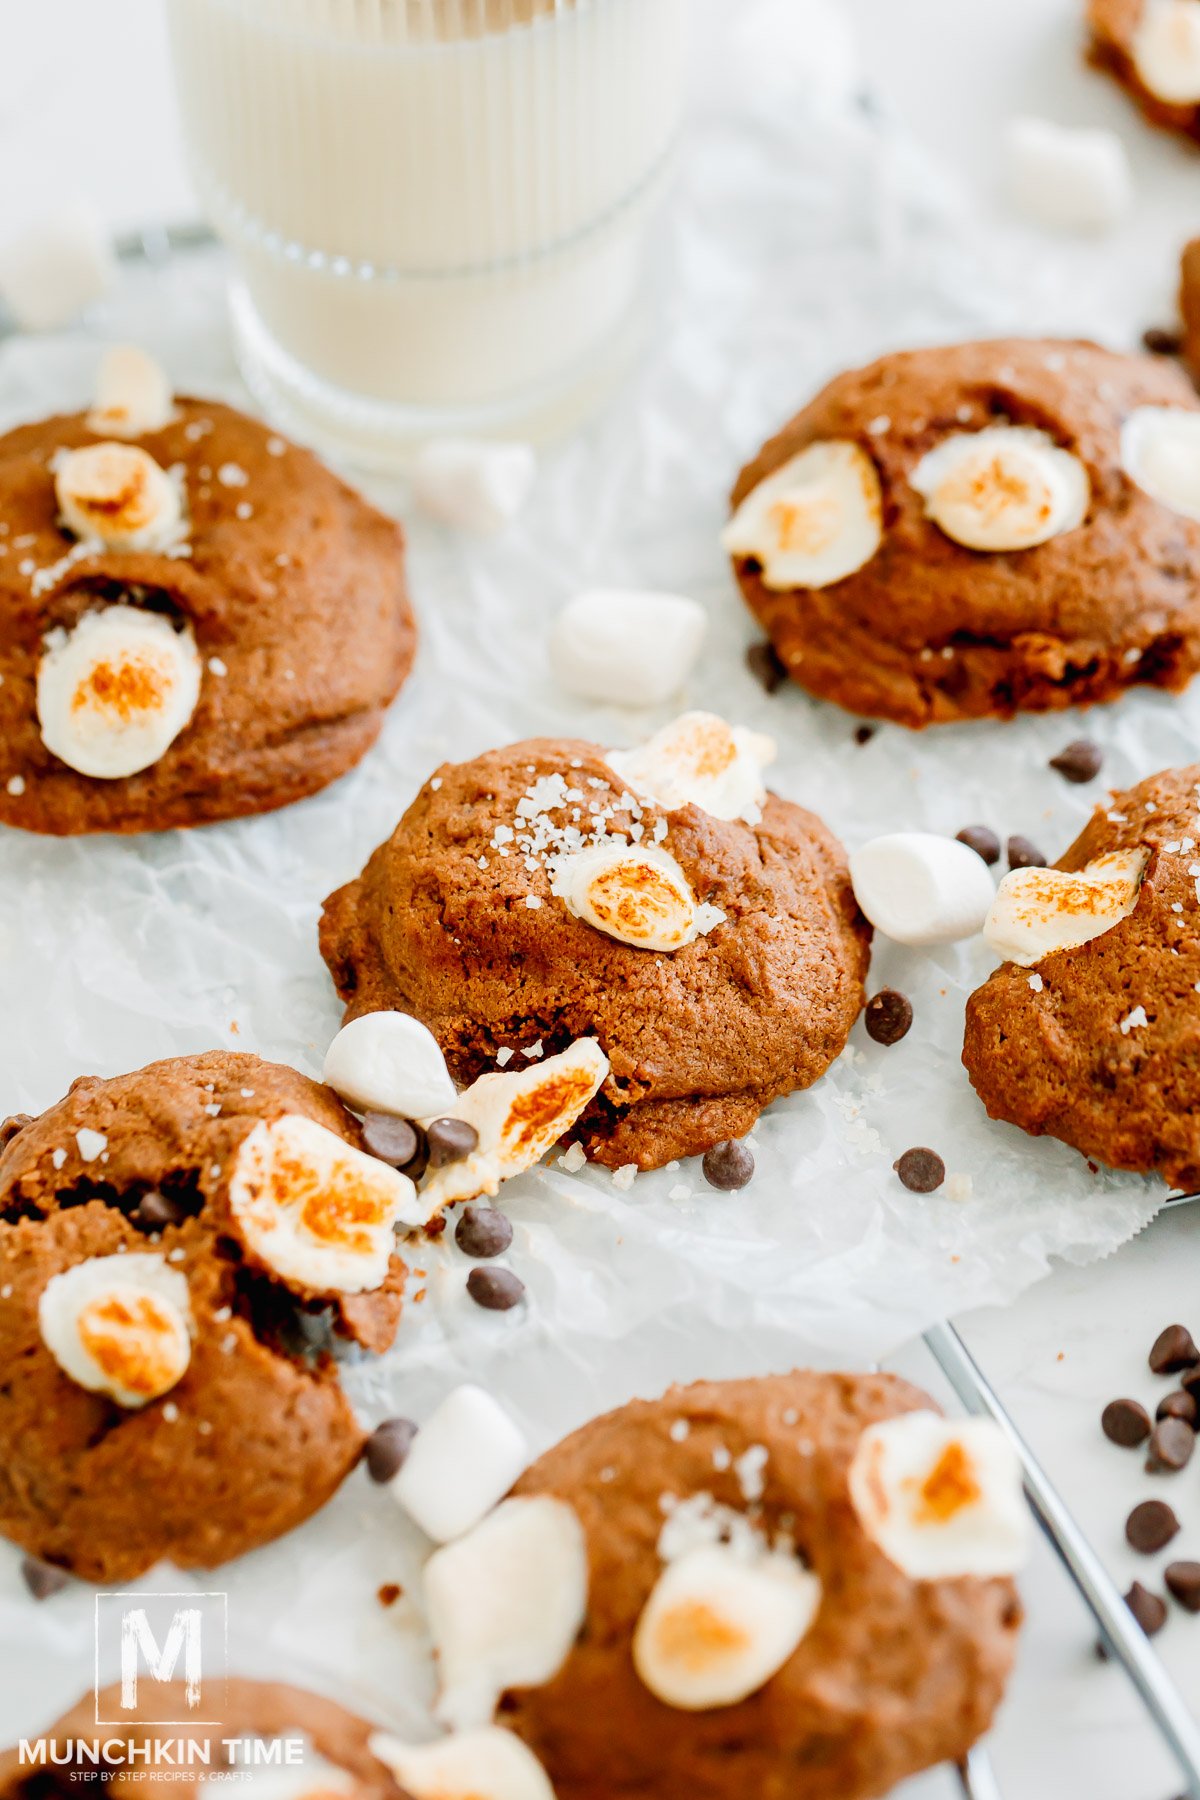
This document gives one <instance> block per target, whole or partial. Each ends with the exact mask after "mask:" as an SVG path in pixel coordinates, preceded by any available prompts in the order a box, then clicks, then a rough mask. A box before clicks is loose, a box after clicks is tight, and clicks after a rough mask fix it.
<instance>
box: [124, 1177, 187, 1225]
mask: <svg viewBox="0 0 1200 1800" xmlns="http://www.w3.org/2000/svg"><path fill="white" fill-rule="evenodd" d="M186 1216H187V1215H186V1213H185V1211H184V1209H183V1207H181V1206H179V1205H177V1203H176V1202H175V1201H174V1200H172V1199H171V1198H170V1196H169V1195H167V1194H160V1193H159V1191H158V1189H157V1188H151V1189H150V1190H149V1192H148V1193H145V1194H143V1195H142V1197H141V1199H140V1200H139V1201H138V1203H137V1205H136V1206H135V1207H134V1209H133V1214H132V1220H133V1223H134V1224H135V1225H145V1226H146V1227H147V1228H148V1229H149V1230H151V1231H159V1230H161V1229H162V1227H163V1226H164V1225H178V1224H179V1222H180V1220H181V1219H183V1218H186Z"/></svg>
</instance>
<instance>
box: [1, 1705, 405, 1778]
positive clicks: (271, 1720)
mask: <svg viewBox="0 0 1200 1800" xmlns="http://www.w3.org/2000/svg"><path fill="white" fill-rule="evenodd" d="M217 1694H219V1698H218V1697H217ZM217 1694H214V1693H211V1692H209V1691H208V1690H207V1689H206V1690H205V1692H204V1711H205V1714H206V1722H205V1723H204V1724H202V1725H189V1724H181V1723H180V1722H179V1721H181V1720H186V1718H187V1715H188V1699H187V1693H186V1689H185V1686H184V1683H183V1682H181V1681H166V1682H163V1681H149V1680H143V1681H141V1682H139V1684H138V1699H137V1714H136V1717H133V1718H130V1719H128V1721H127V1722H123V1723H122V1724H121V1726H120V1733H119V1738H117V1739H114V1743H113V1749H114V1753H115V1754H116V1755H119V1756H121V1757H122V1758H126V1757H127V1752H126V1750H125V1746H126V1744H136V1745H143V1744H145V1745H148V1746H153V1745H154V1744H156V1743H157V1742H160V1741H161V1742H163V1743H164V1745H165V1749H166V1756H165V1760H164V1761H162V1762H155V1761H154V1760H152V1759H153V1749H151V1751H150V1754H149V1755H147V1756H144V1757H139V1760H138V1761H137V1762H136V1764H134V1763H133V1759H132V1758H128V1761H129V1762H130V1764H131V1765H132V1770H130V1769H127V1768H126V1767H124V1766H122V1765H121V1764H118V1763H112V1764H110V1765H109V1766H108V1767H107V1768H106V1770H105V1773H104V1788H105V1791H106V1792H108V1793H112V1794H119V1795H122V1796H126V1797H128V1796H133V1795H136V1794H139V1793H145V1792H146V1788H147V1785H149V1786H151V1787H153V1786H154V1785H156V1784H159V1783H161V1784H162V1785H164V1787H165V1786H166V1785H167V1784H168V1783H169V1784H170V1785H169V1789H168V1791H169V1792H170V1793H171V1794H173V1795H177V1796H179V1797H180V1800H189V1797H190V1796H192V1795H194V1794H195V1792H196V1790H197V1789H198V1787H199V1785H200V1783H201V1782H202V1781H205V1780H206V1779H209V1778H211V1777H213V1776H214V1775H216V1776H218V1777H219V1776H220V1775H221V1774H222V1773H225V1772H228V1779H229V1781H230V1783H231V1784H233V1785H237V1784H238V1777H237V1775H236V1774H235V1773H234V1770H235V1769H237V1770H239V1771H240V1770H241V1767H242V1765H240V1764H231V1763H230V1762H229V1760H228V1759H229V1751H228V1750H227V1748H226V1743H225V1740H226V1739H234V1738H261V1739H263V1740H265V1741H266V1742H268V1743H269V1742H271V1740H274V1739H277V1738H284V1739H289V1740H300V1739H303V1740H305V1742H304V1743H303V1746H302V1748H303V1756H302V1760H301V1761H300V1762H298V1763H296V1764H294V1765H290V1766H289V1767H288V1768H287V1769H286V1770H283V1771H281V1769H280V1767H279V1766H278V1765H276V1766H275V1767H273V1768H271V1769H270V1770H269V1771H268V1772H269V1774H270V1775H271V1778H272V1780H273V1783H274V1786H273V1788H272V1791H273V1792H275V1793H279V1794H281V1795H282V1794H284V1793H287V1794H290V1795H291V1796H292V1800H302V1797H303V1796H305V1795H309V1796H312V1800H316V1797H317V1796H318V1795H321V1796H324V1800H332V1796H333V1795H334V1794H345V1795H347V1796H351V1795H352V1796H353V1797H354V1800H404V1797H403V1795H402V1793H401V1790H400V1789H399V1788H398V1787H397V1785H396V1783H395V1781H394V1780H393V1778H392V1776H391V1774H390V1773H389V1771H388V1770H387V1769H386V1768H385V1767H384V1765H383V1764H382V1763H381V1762H380V1761H379V1760H378V1758H377V1757H375V1756H374V1755H372V1753H371V1750H370V1749H369V1747H368V1745H369V1740H370V1738H371V1735H372V1732H373V1729H374V1728H373V1727H372V1726H371V1725H369V1724H368V1723H367V1721H366V1720H365V1719H360V1718H358V1717H357V1716H356V1714H354V1713H351V1712H347V1711H346V1709H345V1708H344V1707H341V1706H338V1705H337V1704H336V1702H334V1701H333V1700H326V1699H325V1698H324V1697H323V1696H322V1695H320V1694H312V1693H309V1692H308V1691H307V1690H306V1689H303V1688H295V1687H288V1686H286V1685H284V1684H283V1683H282V1682H275V1681H250V1680H248V1679H246V1678H245V1677H243V1676H233V1677H231V1678H230V1679H229V1680H228V1681H226V1682H225V1683H223V1685H222V1686H221V1688H220V1689H219V1690H217ZM120 1701H121V1692H120V1688H119V1686H113V1687H111V1688H101V1689H100V1691H99V1693H94V1694H86V1695H85V1696H84V1697H83V1699H82V1700H80V1701H79V1703H78V1705H76V1706H73V1707H72V1708H71V1710H70V1711H69V1712H67V1713H64V1714H63V1716H62V1718H61V1719H58V1720H56V1722H55V1723H54V1724H53V1725H50V1726H48V1727H47V1729H46V1730H45V1731H44V1732H42V1733H40V1734H39V1738H33V1734H32V1733H30V1734H29V1736H30V1737H31V1739H32V1740H33V1742H34V1743H37V1742H39V1741H40V1740H45V1741H46V1745H47V1749H46V1761H45V1763H44V1764H40V1763H39V1764H36V1765H34V1764H31V1763H29V1762H25V1763H23V1762H22V1761H21V1758H20V1755H19V1752H18V1750H17V1749H16V1748H13V1749H11V1750H6V1751H3V1752H0V1800H67V1797H68V1796H75V1795H78V1793H79V1787H80V1780H81V1778H84V1779H86V1776H85V1771H91V1773H92V1775H93V1776H95V1767H94V1765H92V1764H90V1763H89V1762H88V1761H87V1760H85V1759H83V1758H78V1757H75V1756H73V1755H72V1754H71V1750H72V1746H74V1745H75V1744H76V1743H78V1742H79V1741H80V1740H83V1742H85V1743H87V1744H89V1745H90V1744H91V1743H92V1742H93V1741H94V1740H95V1739H96V1738H97V1736H100V1737H103V1735H104V1734H103V1732H100V1733H98V1732H97V1727H96V1721H97V1719H117V1718H120V1717H121V1707H120ZM51 1746H53V1750H52V1749H51ZM235 1754H241V1755H242V1756H245V1754H246V1750H245V1748H244V1747H243V1746H240V1745H239V1747H238V1752H235ZM56 1757H57V1758H61V1759H62V1760H55V1758H56ZM241 1780H242V1781H251V1782H252V1781H253V1768H252V1766H251V1765H247V1766H246V1768H245V1771H244V1772H243V1773H241Z"/></svg>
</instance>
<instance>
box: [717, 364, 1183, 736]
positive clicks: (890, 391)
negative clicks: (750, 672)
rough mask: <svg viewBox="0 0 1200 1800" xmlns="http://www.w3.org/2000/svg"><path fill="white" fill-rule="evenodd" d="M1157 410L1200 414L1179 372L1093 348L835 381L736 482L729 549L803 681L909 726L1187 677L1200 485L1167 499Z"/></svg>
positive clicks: (1174, 419)
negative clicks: (1157, 445)
mask: <svg viewBox="0 0 1200 1800" xmlns="http://www.w3.org/2000/svg"><path fill="white" fill-rule="evenodd" d="M1164 409H1169V410H1170V418H1169V419H1168V420H1167V425H1168V426H1169V427H1171V428H1176V427H1177V426H1178V420H1179V418H1180V416H1181V415H1182V414H1183V413H1185V412H1186V413H1187V415H1188V417H1187V420H1186V421H1185V426H1184V427H1183V429H1187V427H1188V426H1190V427H1191V429H1192V430H1193V431H1194V430H1195V429H1196V427H1197V426H1200V417H1197V418H1196V421H1195V424H1193V421H1192V415H1197V414H1198V412H1200V409H1198V406H1197V400H1196V396H1195V394H1194V393H1193V392H1192V390H1191V388H1190V387H1189V386H1188V384H1187V382H1186V381H1185V379H1184V378H1183V376H1182V374H1181V372H1180V371H1179V370H1178V369H1176V368H1174V367H1172V366H1171V365H1169V364H1165V363H1163V362H1162V361H1161V360H1156V359H1154V358H1148V357H1129V356H1118V355H1114V354H1113V353H1112V352H1110V351H1107V350H1102V349H1099V348H1097V347H1096V346H1094V345H1091V344H1083V343H1056V342H1037V341H1025V340H1021V339H1010V340H1001V341H998V342H995V343H982V344H961V345H957V346H946V347H943V348H938V349H930V350H916V351H911V352H907V353H905V354H899V355H893V356H885V357H883V358H881V360H880V361H878V362H876V363H872V364H871V365H870V366H869V367H868V368H865V369H861V370H856V371H853V372H851V373H848V374H844V375H840V376H838V377H837V378H836V379H835V380H834V381H832V382H831V383H830V384H829V386H828V387H826V388H825V389H824V390H823V392H822V393H820V394H819V395H818V396H817V398H816V399H815V400H813V401H812V402H810V404H809V405H808V406H806V407H805V408H804V410H803V411H802V412H800V413H798V414H797V416H796V417H795V418H794V419H793V420H792V421H791V423H790V424H789V425H787V426H785V427H784V429H783V431H781V432H780V433H779V435H778V436H777V437H775V438H773V439H772V440H771V442H770V443H769V444H767V446H766V447H765V449H763V450H762V452H761V453H760V454H759V455H758V456H757V457H756V458H755V459H754V461H753V462H752V463H750V464H749V466H748V467H747V468H745V469H744V470H743V471H742V473H741V475H740V476H739V478H738V482H737V485H736V487H735V489H734V494H733V502H734V507H735V514H734V518H733V520H732V521H731V524H730V526H729V528H728V529H727V531H726V533H725V537H724V542H725V544H726V547H727V548H728V549H729V550H730V552H731V554H732V555H733V559H734V567H735V570H736V573H737V578H738V581H739V582H740V584H741V588H742V592H743V594H744V596H745V599H746V601H747V603H748V605H749V607H750V609H751V611H752V612H753V613H754V614H755V616H756V617H757V618H758V620H759V621H760V623H761V624H762V625H763V627H764V629H765V630H766V632H767V635H768V637H769V638H770V640H771V642H772V644H773V645H774V647H775V650H776V651H777V653H778V655H779V657H780V658H781V660H782V662H783V663H784V665H785V666H786V668H787V671H788V673H789V674H790V675H791V676H792V678H793V679H794V680H795V681H797V682H799V683H800V684H801V686H803V687H806V688H807V689H808V690H809V691H810V692H811V693H813V694H816V695H818V696H819V697H821V698H823V699H828V700H834V701H836V702H837V703H838V704H839V705H841V706H844V707H847V708H849V709H851V710H852V711H855V712H860V713H866V714H870V715H872V716H874V717H879V718H885V719H893V720H896V721H897V722H898V723H900V724H903V725H908V726H912V727H920V726H924V725H929V724H937V723H941V722H944V721H948V720H955V719H965V718H981V717H997V718H1007V717H1009V716H1011V715H1012V714H1013V713H1015V712H1017V711H1018V710H1022V709H1024V710H1031V711H1044V710H1047V709H1052V708H1058V707H1065V706H1075V705H1078V704H1080V703H1081V702H1091V701H1098V700H1109V699H1112V698H1113V697H1114V696H1116V695H1117V694H1119V693H1121V692H1122V691H1123V690H1124V689H1125V688H1127V687H1130V686H1133V685H1135V684H1138V683H1143V684H1150V685H1153V686H1158V687H1167V688H1181V687H1183V686H1184V685H1185V684H1186V683H1187V681H1188V680H1189V679H1190V677H1191V675H1192V673H1193V671H1194V670H1195V668H1196V666H1197V663H1198V662H1200V522H1198V521H1200V510H1198V509H1200V496H1195V495H1191V494H1190V493H1189V494H1188V495H1184V496H1181V495H1179V494H1178V493H1175V492H1174V490H1173V488H1172V489H1171V490H1170V497H1171V499H1172V500H1173V501H1174V502H1175V504H1168V503H1167V498H1166V495H1167V492H1168V489H1167V488H1164V486H1163V483H1162V480H1161V474H1162V471H1161V469H1160V468H1157V467H1156V468H1154V469H1151V470H1150V471H1149V472H1147V457H1146V454H1145V432H1144V431H1143V430H1142V426H1144V425H1145V424H1146V423H1147V422H1148V421H1152V422H1153V424H1152V429H1151V433H1150V438H1151V442H1152V443H1153V441H1155V434H1156V433H1158V432H1159V430H1160V428H1161V427H1160V422H1161V417H1162V413H1163V411H1164ZM1131 419H1132V420H1133V421H1134V424H1135V426H1136V429H1131V425H1130V421H1131ZM1150 460H1151V461H1153V459H1152V458H1151V459H1150ZM1135 475H1136V478H1135ZM1139 483H1141V484H1142V485H1139ZM1156 496H1157V497H1156ZM1189 509H1190V511H1189Z"/></svg>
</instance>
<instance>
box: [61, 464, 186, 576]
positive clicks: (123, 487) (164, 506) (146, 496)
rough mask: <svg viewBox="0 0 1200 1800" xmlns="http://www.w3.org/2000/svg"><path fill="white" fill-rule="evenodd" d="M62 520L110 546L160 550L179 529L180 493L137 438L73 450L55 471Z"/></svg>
mask: <svg viewBox="0 0 1200 1800" xmlns="http://www.w3.org/2000/svg"><path fill="white" fill-rule="evenodd" d="M54 491H55V494H56V495H57V496H58V505H59V511H60V512H61V513H62V518H63V523H64V525H66V527H67V529H68V530H69V531H73V532H74V533H75V536H76V537H77V538H84V539H86V540H87V541H88V542H89V543H91V542H94V541H97V540H98V541H99V542H100V543H102V544H103V545H104V546H105V547H106V548H107V549H109V550H161V549H162V548H163V547H164V546H165V545H167V544H170V543H172V542H173V541H174V540H175V539H176V538H177V537H178V535H179V530H180V506H179V493H178V490H177V489H176V487H175V484H174V482H173V481H172V480H171V478H170V476H169V475H168V474H167V472H166V470H165V469H161V468H159V466H158V464H157V463H156V462H155V460H154V458H153V457H152V456H148V455H147V454H146V452H145V451H144V450H139V449H138V447H137V445H136V444H109V443H103V444H85V445H84V447H83V448H82V449H81V450H68V451H67V453H66V455H65V456H63V457H61V458H60V459H59V462H58V466H57V469H56V471H55V476H54Z"/></svg>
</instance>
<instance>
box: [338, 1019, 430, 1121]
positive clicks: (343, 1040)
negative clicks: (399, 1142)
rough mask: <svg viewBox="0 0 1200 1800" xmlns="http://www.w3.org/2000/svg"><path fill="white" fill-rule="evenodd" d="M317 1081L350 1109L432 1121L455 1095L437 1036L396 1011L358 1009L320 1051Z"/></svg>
mask: <svg viewBox="0 0 1200 1800" xmlns="http://www.w3.org/2000/svg"><path fill="white" fill-rule="evenodd" d="M321 1079H322V1080H323V1081H325V1082H327V1083H328V1084H329V1086H330V1087H331V1088H333V1089H334V1090H335V1091H336V1092H337V1093H339V1094H340V1095H341V1097H342V1099H343V1100H344V1101H345V1102H346V1104H347V1106H352V1107H353V1108H354V1110H355V1111H356V1112H383V1113H395V1114H397V1115H398V1116H400V1117H402V1118H405V1119H432V1118H436V1117H438V1115H439V1114H444V1113H452V1112H453V1111H454V1107H455V1104H456V1101H457V1098H458V1095H457V1091H456V1089H455V1086H454V1083H453V1082H452V1081H451V1079H450V1073H449V1070H448V1069H447V1068H446V1059H445V1057H444V1056H443V1055H442V1053H441V1051H440V1050H439V1048H438V1042H437V1039H436V1038H435V1037H434V1035H433V1033H432V1032H431V1031H430V1030H429V1029H428V1028H427V1027H426V1026H424V1025H422V1024H421V1022H420V1020H419V1019H413V1018H410V1017H409V1015H408V1014H407V1013H402V1012H373V1013H364V1014H363V1016H362V1018H361V1019H351V1021H350V1023H349V1024H348V1025H343V1026H342V1029H341V1030H340V1031H339V1032H338V1034H337V1036H336V1037H335V1038H334V1040H333V1042H332V1043H331V1044H330V1046H329V1048H328V1050H327V1051H326V1052H325V1067H324V1069H323V1071H322V1075H321Z"/></svg>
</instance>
